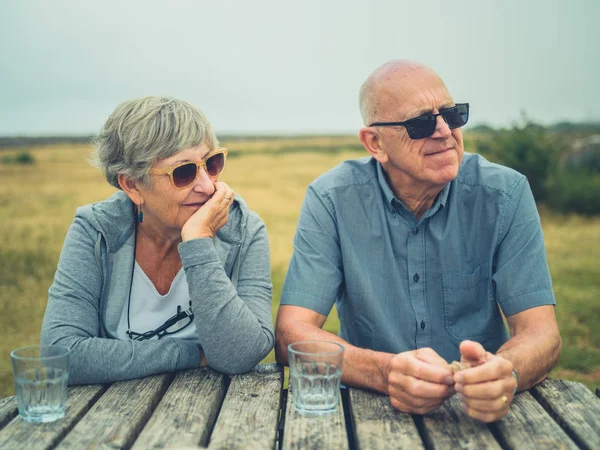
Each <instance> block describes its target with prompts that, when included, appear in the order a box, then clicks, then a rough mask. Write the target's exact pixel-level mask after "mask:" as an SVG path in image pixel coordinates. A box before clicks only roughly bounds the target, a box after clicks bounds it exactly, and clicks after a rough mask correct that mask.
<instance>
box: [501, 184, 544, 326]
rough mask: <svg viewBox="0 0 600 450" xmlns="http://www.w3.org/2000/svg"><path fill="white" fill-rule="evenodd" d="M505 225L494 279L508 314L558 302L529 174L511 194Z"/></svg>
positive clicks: (504, 219) (504, 309) (504, 218)
mask: <svg viewBox="0 0 600 450" xmlns="http://www.w3.org/2000/svg"><path fill="white" fill-rule="evenodd" d="M501 227H502V228H501V232H500V236H501V241H500V243H499V245H498V246H497V249H496V253H495V257H494V267H493V270H492V272H493V273H492V280H493V285H494V286H495V295H496V301H497V302H498V303H499V304H500V307H501V308H502V311H503V312H504V314H505V315H506V316H511V315H513V314H516V313H519V312H521V311H524V310H526V309H529V308H533V307H536V306H541V305H554V304H555V299H554V292H553V291H552V280H551V277H550V271H549V270H548V263H547V261H546V249H545V247H544V234H543V232H542V225H541V222H540V217H539V214H538V211H537V207H536V204H535V200H534V198H533V194H532V192H531V188H530V187H529V183H528V182H527V179H526V178H525V177H523V178H522V181H520V182H519V183H517V185H516V187H515V189H514V191H513V195H512V196H510V197H509V200H508V203H507V206H506V211H505V214H504V216H503V222H502V225H501Z"/></svg>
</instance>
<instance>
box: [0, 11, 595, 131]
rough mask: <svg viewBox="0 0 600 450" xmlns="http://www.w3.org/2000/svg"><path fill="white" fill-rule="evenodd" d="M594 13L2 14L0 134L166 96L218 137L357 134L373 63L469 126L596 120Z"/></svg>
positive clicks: (72, 124) (77, 125) (98, 116)
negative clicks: (449, 107) (428, 79)
mask: <svg viewBox="0 0 600 450" xmlns="http://www.w3.org/2000/svg"><path fill="white" fill-rule="evenodd" d="M599 47H600V1H598V0H571V1H556V0H529V1H528V0H503V1H501V2H500V1H498V2H493V1H491V0H489V1H487V0H472V1H459V0H455V1H446V0H439V1H438V0H428V1H416V0H414V1H402V0H368V1H358V0H356V1H352V0H304V1H293V2H292V1H284V0H251V1H243V0H237V1H233V0H231V1H227V0H212V1H202V0H196V1H191V0H190V1H182V0H181V1H168V2H167V1H161V2H158V1H148V0H137V1H121V0H119V1H116V0H110V1H107V0H104V1H102V2H101V1H83V0H68V1H67V0H55V1H41V0H31V1H27V0H23V1H18V0H14V1H10V0H0V61H1V70H0V135H36V134H88V133H94V132H96V131H97V130H98V129H99V128H100V127H101V126H102V124H103V123H104V121H105V120H106V118H107V116H108V115H109V114H110V113H111V112H112V110H113V109H114V108H115V106H116V105H117V104H119V103H120V102H122V101H124V100H127V99H130V98H135V97H141V96H145V95H171V96H175V97H179V98H181V99H184V100H187V101H189V102H191V103H193V104H195V105H196V106H198V107H199V108H200V109H202V110H203V111H204V112H205V113H206V115H207V116H208V118H209V120H210V121H211V122H212V123H213V125H214V127H215V129H216V131H217V133H218V134H225V133H244V134H252V133H256V134H264V133H273V134H277V133H279V134H281V133H345V132H348V133H355V132H356V131H357V130H358V129H359V128H360V126H361V120H360V114H359V112H358V100H357V97H358V89H359V87H360V85H361V83H362V82H363V81H364V79H365V78H366V77H367V76H368V75H369V74H370V73H371V72H372V71H373V70H374V69H375V68H376V67H377V66H379V65H380V64H382V63H384V62H386V61H388V60H390V59H396V58H409V59H416V60H419V61H421V62H424V63H426V64H428V65H429V66H431V67H432V68H433V69H435V70H436V71H438V73H440V75H441V76H442V78H443V79H444V80H445V82H446V84H447V86H448V87H449V89H450V92H451V93H452V95H453V97H454V99H455V100H456V101H457V102H470V103H471V119H470V120H471V124H478V123H488V124H491V125H494V126H506V125H510V124H511V123H513V122H515V121H517V120H518V119H519V117H520V115H521V111H525V112H526V114H527V116H528V117H530V118H531V119H533V120H536V121H538V122H541V123H543V124H550V123H553V122H556V121H560V120H600V89H599V88H598V83H599V80H600V50H599Z"/></svg>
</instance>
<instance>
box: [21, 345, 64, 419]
mask: <svg viewBox="0 0 600 450" xmlns="http://www.w3.org/2000/svg"><path fill="white" fill-rule="evenodd" d="M10 359H11V361H12V366H13V375H14V377H15V390H16V393H17V403H18V405H19V415H20V416H21V417H22V418H23V420H25V421H26V422H33V423H45V422H54V421H55V420H57V419H60V418H62V417H64V415H65V406H66V402H67V381H68V378H69V349H68V348H67V347H63V346H61V345H41V346H40V345H37V346H32V347H23V348H18V349H16V350H13V351H12V352H11V354H10Z"/></svg>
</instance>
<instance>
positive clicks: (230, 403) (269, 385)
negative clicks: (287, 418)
mask: <svg viewBox="0 0 600 450" xmlns="http://www.w3.org/2000/svg"><path fill="white" fill-rule="evenodd" d="M282 388H283V368H282V367H281V366H278V365H276V364H264V365H260V366H258V367H257V368H256V369H255V370H254V371H252V372H249V373H246V374H242V375H236V376H233V377H232V378H231V383H230V384H229V390H228V391H227V395H226V397H225V400H224V402H223V406H222V407H221V411H220V412H219V417H218V418H217V423H216V424H215V428H214V430H213V434H212V436H211V438H210V443H209V446H208V447H209V448H210V449H227V450H230V449H231V450H234V449H274V448H275V444H276V441H277V426H278V424H279V410H280V405H281V391H282Z"/></svg>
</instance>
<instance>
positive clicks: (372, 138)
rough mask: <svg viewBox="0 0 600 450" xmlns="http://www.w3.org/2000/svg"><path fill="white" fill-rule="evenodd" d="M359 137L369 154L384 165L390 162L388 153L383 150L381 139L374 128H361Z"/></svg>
mask: <svg viewBox="0 0 600 450" xmlns="http://www.w3.org/2000/svg"><path fill="white" fill-rule="evenodd" d="M358 137H359V139H360V142H362V145H363V146H364V147H365V149H366V150H367V151H368V152H369V154H370V155H371V156H372V157H373V158H375V159H376V160H377V161H379V162H380V163H381V164H384V163H386V162H387V160H388V156H387V153H386V152H384V151H383V150H382V149H381V137H380V136H379V133H377V131H375V130H374V129H373V128H372V127H364V128H361V129H360V131H359V132H358Z"/></svg>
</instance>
